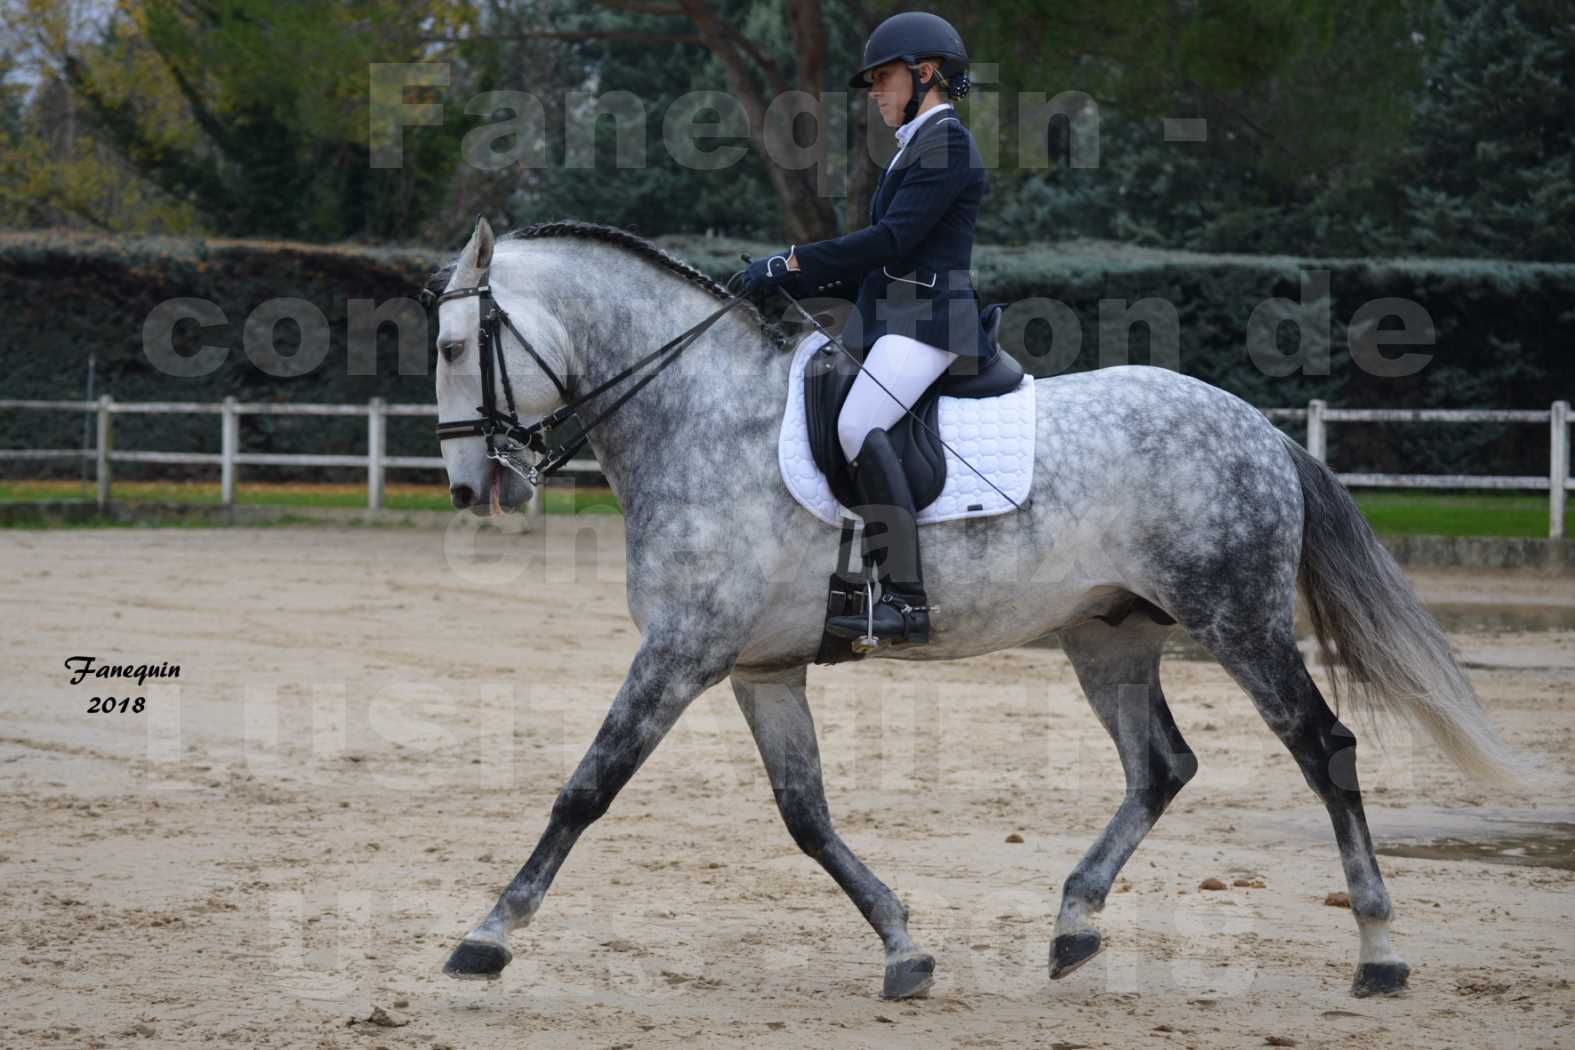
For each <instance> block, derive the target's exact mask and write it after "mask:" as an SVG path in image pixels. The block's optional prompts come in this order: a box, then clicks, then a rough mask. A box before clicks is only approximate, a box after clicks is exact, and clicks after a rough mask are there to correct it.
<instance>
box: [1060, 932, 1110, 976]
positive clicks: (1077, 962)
mask: <svg viewBox="0 0 1575 1050" xmlns="http://www.w3.org/2000/svg"><path fill="white" fill-rule="evenodd" d="M1100 947H1101V944H1100V941H1099V934H1097V933H1093V932H1091V931H1088V930H1085V931H1083V932H1082V933H1063V934H1061V935H1060V936H1059V937H1057V938H1056V939H1055V940H1053V941H1051V942H1050V979H1051V980H1052V981H1059V980H1060V979H1061V978H1063V977H1065V976H1067V975H1068V974H1070V973H1071V972H1072V971H1073V970H1076V969H1077V968H1078V967H1079V966H1082V965H1083V964H1084V963H1086V962H1087V961H1088V960H1090V959H1092V958H1093V957H1094V956H1096V955H1098V954H1099V949H1100Z"/></svg>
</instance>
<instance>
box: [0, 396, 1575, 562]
mask: <svg viewBox="0 0 1575 1050" xmlns="http://www.w3.org/2000/svg"><path fill="white" fill-rule="evenodd" d="M7 409H10V410H39V411H46V412H69V411H78V412H94V413H97V416H98V440H97V442H96V444H95V446H94V447H93V448H91V449H0V459H11V460H28V459H92V460H94V462H95V464H96V470H97V479H98V503H99V506H101V507H102V506H105V505H107V504H108V503H109V499H110V488H111V481H112V470H111V468H112V465H113V464H115V463H199V464H203V463H205V464H213V465H216V466H218V468H219V477H220V499H221V500H222V501H223V502H224V503H225V504H226V505H233V504H234V502H235V486H236V471H237V468H238V467H242V466H248V465H259V466H261V465H267V466H292V467H364V468H365V469H366V500H367V506H368V508H370V509H372V510H378V509H381V508H382V506H383V482H384V475H385V472H386V471H387V470H389V469H390V468H396V469H417V470H441V469H443V460H442V458H441V457H439V456H390V455H388V454H387V451H386V449H387V431H388V417H389V416H427V417H432V418H435V417H436V415H437V406H436V405H390V404H386V403H385V402H384V401H383V400H382V399H381V398H373V399H372V400H371V401H368V402H367V403H366V404H365V405H318V404H268V403H247V404H243V403H241V402H238V401H236V400H235V399H234V398H226V399H225V400H224V401H222V402H217V403H214V402H186V401H149V402H121V401H115V400H114V399H112V398H111V397H110V396H109V395H107V394H106V395H105V396H103V397H101V398H99V399H98V400H97V401H29V400H10V401H6V400H0V410H7ZM147 412H200V413H208V414H215V415H218V416H219V417H220V419H219V447H220V451H219V452H218V453H211V452H209V453H203V452H138V451H129V450H120V449H116V448H115V442H114V417H115V416H116V415H117V414H119V413H147ZM1263 413H1264V415H1266V416H1268V417H1269V419H1271V420H1288V421H1290V420H1294V421H1304V422H1305V423H1306V424H1307V450H1308V451H1309V452H1311V453H1312V454H1313V455H1314V456H1316V457H1317V458H1318V459H1319V460H1324V459H1325V454H1326V449H1327V448H1328V428H1329V425H1330V424H1331V423H1422V422H1427V423H1459V424H1467V423H1522V424H1541V425H1543V426H1546V427H1547V428H1548V440H1549V451H1550V456H1549V467H1548V473H1547V475H1546V476H1538V475H1486V476H1484V475H1469V474H1340V475H1338V476H1339V478H1340V481H1341V482H1342V483H1343V484H1345V485H1346V486H1348V487H1351V488H1441V489H1514V490H1527V491H1538V492H1546V493H1547V494H1548V535H1549V536H1552V537H1557V538H1562V537H1563V536H1564V520H1565V519H1564V514H1565V507H1566V505H1567V498H1568V493H1569V490H1570V489H1571V488H1575V484H1572V483H1571V481H1570V431H1569V427H1570V406H1569V402H1567V401H1555V402H1553V404H1552V406H1551V407H1550V408H1549V409H1548V410H1546V411H1541V410H1499V409H1434V408H1423V409H1387V408H1330V407H1329V406H1328V405H1327V404H1325V403H1324V402H1322V401H1309V402H1308V403H1307V407H1306V408H1270V409H1264V410H1263ZM244 415H280V416H365V417H366V422H367V427H366V452H365V453H364V454H360V455H357V454H344V455H340V454H326V455H315V454H314V455H307V454H294V455H283V454H272V453H257V452H242V451H241V448H240V444H241V442H240V433H241V430H240V419H241V417H242V416H244ZM564 469H565V470H566V471H569V472H573V473H580V474H590V475H598V474H600V470H599V469H598V468H597V466H596V465H595V464H594V463H579V462H571V463H569V464H568V465H567V466H566V467H565V468H564ZM540 499H541V493H540V491H539V490H538V491H537V493H536V494H535V495H534V496H533V497H532V503H533V506H532V507H531V508H530V510H531V511H539V509H540V505H539V504H540Z"/></svg>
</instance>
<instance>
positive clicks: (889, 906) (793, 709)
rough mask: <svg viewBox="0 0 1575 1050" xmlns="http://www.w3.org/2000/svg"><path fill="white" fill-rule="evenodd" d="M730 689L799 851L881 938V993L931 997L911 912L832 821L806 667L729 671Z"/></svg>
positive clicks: (930, 974)
mask: <svg viewBox="0 0 1575 1050" xmlns="http://www.w3.org/2000/svg"><path fill="white" fill-rule="evenodd" d="M732 682H733V693H734V695H735V696H737V698H738V706H739V708H740V709H741V710H742V711H743V712H744V720H745V721H747V722H748V723H749V729H750V731H751V732H752V733H754V736H755V744H756V745H757V746H758V747H759V748H760V757H761V759H762V760H763V761H764V762H765V764H766V772H767V773H768V774H769V775H770V777H771V791H772V794H774V795H775V796H776V800H777V809H778V811H779V812H781V814H782V820H783V822H784V823H785V824H787V829H788V834H790V835H792V836H793V841H794V842H795V843H797V844H798V848H799V849H801V850H803V851H804V852H805V853H806V854H807V855H809V856H810V857H812V858H813V859H814V860H815V861H817V862H818V863H819V864H820V866H821V867H823V868H825V869H826V872H827V874H829V875H830V876H831V877H832V878H833V879H835V880H836V882H837V885H838V886H841V887H842V891H843V892H844V893H846V894H847V895H848V899H850V900H851V901H853V903H854V905H855V906H856V907H857V908H858V909H859V913H860V914H862V915H863V916H864V918H865V920H866V921H868V922H869V924H870V925H871V926H873V927H874V928H875V932H876V933H877V934H879V935H880V939H881V944H882V946H883V947H884V948H885V953H886V977H885V983H884V985H883V987H882V989H881V996H882V997H883V998H886V999H913V998H919V997H922V996H925V995H927V994H929V990H930V984H931V982H932V981H933V979H934V974H935V959H934V958H933V957H932V956H931V955H930V954H929V953H928V952H925V951H923V950H922V949H921V948H919V946H918V945H916V944H915V943H914V942H913V938H912V937H910V936H909V935H908V909H907V907H906V906H905V905H904V904H903V903H902V901H900V900H898V899H897V895H896V894H895V893H893V892H892V891H891V889H890V888H889V887H887V885H886V884H885V883H884V882H881V880H880V879H878V878H876V877H875V875H874V874H873V873H872V872H871V871H870V869H869V868H867V867H865V866H864V862H863V861H861V860H859V858H858V857H857V856H855V855H854V853H853V851H852V850H851V849H849V848H848V844H847V843H846V842H843V841H842V836H840V835H838V834H837V831H836V829H835V828H834V827H833V826H832V823H831V812H830V810H829V809H828V808H827V806H826V790H825V786H824V784H823V782H822V780H821V774H820V746H819V744H818V743H817V742H816V739H815V722H814V719H813V718H811V717H810V713H809V703H808V701H807V699H806V698H805V695H804V687H805V669H804V668H803V667H802V666H800V667H794V668H790V669H788V670H785V671H778V672H775V673H772V672H755V673H748V672H744V671H734V672H733V679H732Z"/></svg>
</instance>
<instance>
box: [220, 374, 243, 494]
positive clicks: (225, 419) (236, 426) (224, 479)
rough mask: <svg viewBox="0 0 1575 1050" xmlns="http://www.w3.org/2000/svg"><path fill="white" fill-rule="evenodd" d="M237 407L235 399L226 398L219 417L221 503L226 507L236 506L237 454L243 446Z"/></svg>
mask: <svg viewBox="0 0 1575 1050" xmlns="http://www.w3.org/2000/svg"><path fill="white" fill-rule="evenodd" d="M235 406H236V400H235V398H233V397H227V398H225V399H224V409H223V411H222V414H221V415H220V416H219V456H220V463H219V502H220V503H222V504H224V505H225V506H226V507H233V506H235V454H236V453H237V452H239V451H240V445H241V416H240V413H239V412H237V411H236V410H235Z"/></svg>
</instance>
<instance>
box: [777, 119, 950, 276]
mask: <svg viewBox="0 0 1575 1050" xmlns="http://www.w3.org/2000/svg"><path fill="white" fill-rule="evenodd" d="M966 145H967V143H966V140H965V139H964V138H962V137H961V136H957V135H955V134H948V135H937V136H930V137H929V138H928V139H927V141H926V142H925V143H924V145H923V151H922V152H921V153H919V154H918V155H916V156H915V157H914V158H913V160H912V165H911V167H909V168H908V170H907V173H906V174H905V175H904V176H903V179H902V184H901V185H900V186H898V187H897V192H896V194H895V195H893V197H892V199H891V206H890V207H889V208H887V209H886V214H884V215H882V216H881V218H880V221H879V222H877V223H875V224H874V225H872V226H866V227H865V228H864V229H862V230H856V231H854V232H853V233H850V234H847V235H845V236H842V237H832V238H830V239H828V240H824V241H815V242H813V243H811V244H800V245H798V246H797V247H796V248H795V249H794V252H793V255H794V257H795V258H796V259H797V260H798V262H799V269H800V270H802V271H803V273H804V275H805V279H806V280H807V281H809V282H812V283H813V282H826V281H844V280H848V281H851V280H856V279H859V278H862V277H863V275H864V274H866V273H868V272H869V271H871V270H873V269H875V268H876V267H877V266H884V265H886V264H887V263H893V262H901V261H902V260H904V259H906V258H907V257H908V256H909V255H911V254H912V252H913V250H914V249H915V248H916V247H918V245H919V243H920V242H921V241H923V240H924V238H925V237H926V236H928V235H929V232H930V231H931V230H933V229H934V228H935V224H936V223H938V222H940V221H941V216H943V215H945V214H946V209H947V208H949V207H951V203H952V201H954V200H956V199H957V196H958V194H960V193H961V192H962V191H963V189H964V188H965V187H966V186H967V185H968V181H969V180H970V179H971V178H973V177H974V172H973V171H972V170H971V167H970V164H969V161H968V150H967V149H966Z"/></svg>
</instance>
